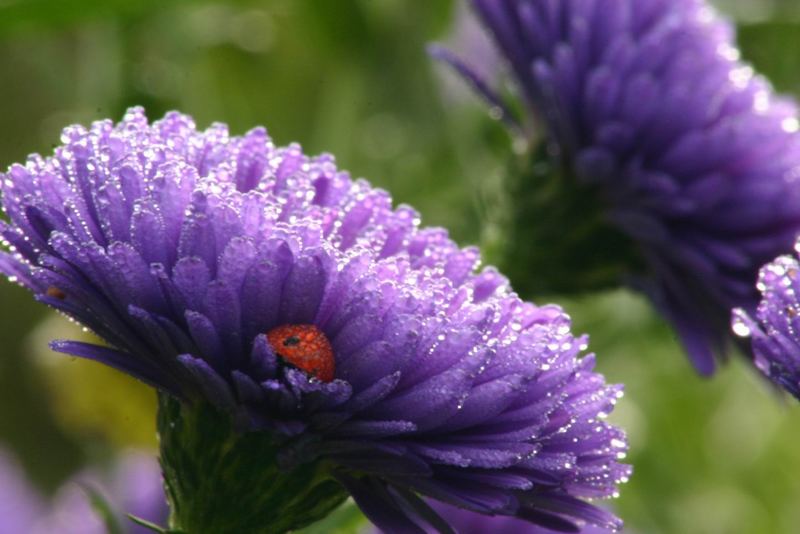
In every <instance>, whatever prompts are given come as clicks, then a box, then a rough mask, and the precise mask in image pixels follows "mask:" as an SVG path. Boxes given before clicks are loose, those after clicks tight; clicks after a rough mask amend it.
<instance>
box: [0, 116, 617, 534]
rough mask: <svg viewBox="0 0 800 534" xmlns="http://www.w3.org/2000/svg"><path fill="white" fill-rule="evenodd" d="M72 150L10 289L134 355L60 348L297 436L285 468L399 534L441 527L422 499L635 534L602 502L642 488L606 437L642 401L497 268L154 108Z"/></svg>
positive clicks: (60, 156)
mask: <svg viewBox="0 0 800 534" xmlns="http://www.w3.org/2000/svg"><path fill="white" fill-rule="evenodd" d="M62 140H63V142H64V145H63V146H61V147H59V148H57V149H56V151H55V155H54V156H53V157H50V158H42V157H40V156H38V155H34V156H31V157H30V159H29V160H28V162H27V164H26V165H24V166H22V165H13V166H12V167H11V168H10V169H9V171H8V173H7V174H6V175H5V176H3V180H2V191H3V204H4V208H5V211H6V214H7V215H8V217H9V219H10V221H11V223H10V224H5V223H3V225H2V229H1V231H2V235H3V236H4V238H5V240H6V241H7V242H8V247H9V253H8V254H4V255H2V256H0V270H2V271H3V272H5V273H6V274H7V275H9V276H11V277H13V278H14V279H16V280H17V281H18V282H19V283H21V284H22V285H24V286H25V287H27V288H29V289H30V290H31V291H32V292H33V293H34V294H35V295H36V297H37V299H39V300H41V301H43V302H45V303H46V304H49V305H50V306H52V307H54V308H56V309H58V310H61V311H62V312H64V313H65V314H67V315H68V316H70V317H73V318H74V319H76V320H78V321H80V322H81V323H83V324H84V325H86V326H87V327H89V328H91V329H92V330H94V331H95V332H96V333H97V334H99V335H100V336H101V337H102V338H104V339H105V340H106V341H107V342H108V343H109V344H110V346H108V347H101V346H95V345H89V344H85V343H78V342H71V341H59V342H56V343H54V344H53V346H54V348H55V349H56V350H59V351H62V352H65V353H69V354H72V355H75V356H79V357H84V358H89V359H93V360H97V361H100V362H104V363H106V364H108V365H111V366H113V367H116V368H118V369H121V370H123V371H125V372H127V373H129V374H131V375H133V376H136V377H138V378H139V379H141V380H143V381H145V382H147V383H150V384H152V385H154V386H156V387H157V388H159V389H160V390H161V391H163V392H167V393H169V394H171V395H173V396H175V397H177V398H179V399H183V400H186V401H195V400H197V399H205V400H206V401H208V402H210V403H212V404H213V405H215V406H216V407H217V408H218V409H219V410H221V411H224V412H226V413H229V414H231V416H232V418H233V420H234V421H236V424H237V425H238V428H240V429H245V430H250V431H254V432H268V433H271V434H272V435H276V436H283V437H284V438H285V439H286V443H287V445H286V448H287V450H286V451H284V452H283V453H282V456H281V457H282V458H283V459H284V461H286V460H287V458H288V459H291V460H292V461H296V462H303V461H310V460H312V459H318V458H324V459H325V461H326V465H330V466H332V467H331V469H332V474H333V476H335V477H336V478H337V480H338V481H339V482H340V483H341V484H342V485H343V486H344V487H345V488H346V489H347V490H348V491H349V492H350V493H351V494H352V495H353V497H354V498H355V499H356V501H357V502H358V504H359V506H360V507H361V509H362V510H363V511H364V512H365V513H366V514H367V515H368V516H369V517H370V518H371V519H372V520H373V521H374V522H375V523H377V524H378V525H380V526H381V527H383V528H385V529H387V530H390V531H404V530H406V529H407V530H416V529H418V528H419V527H418V526H417V525H418V524H419V523H424V522H425V521H434V522H435V521H436V518H435V516H434V515H431V514H430V513H429V510H428V509H427V506H426V505H425V504H424V502H423V501H422V500H420V498H419V497H418V496H417V494H422V495H426V496H429V497H433V498H435V499H438V500H441V501H444V502H447V503H450V504H453V505H456V506H460V507H463V508H468V509H471V510H474V511H476V512H481V513H487V514H501V515H516V516H520V517H523V518H525V519H528V520H530V521H533V522H538V523H541V524H544V525H549V526H551V527H556V528H562V529H563V528H572V526H573V523H574V522H578V523H583V522H588V523H595V524H599V525H603V526H608V527H616V526H618V525H619V524H620V523H619V521H618V520H617V519H616V518H614V516H613V515H611V514H609V513H607V512H605V511H604V510H601V509H598V508H595V507H594V506H592V505H590V504H588V503H586V502H584V501H583V500H582V498H585V497H590V498H595V497H610V496H612V495H614V494H615V493H616V491H617V489H616V486H617V484H618V483H619V482H621V481H624V480H625V479H626V478H627V476H628V475H629V472H630V468H629V467H628V466H625V465H622V464H620V463H618V459H619V458H622V457H623V456H624V452H625V450H626V448H627V444H626V441H625V436H624V434H623V432H622V431H621V430H619V429H617V428H615V427H613V426H611V425H609V424H607V423H605V422H604V421H603V420H602V418H603V417H604V416H605V415H606V414H607V413H609V412H610V411H611V410H612V409H613V405H614V403H615V402H616V400H617V399H618V398H619V397H620V396H621V395H622V393H621V387H619V386H607V385H605V384H604V381H603V377H602V376H600V375H598V374H596V373H594V372H592V368H593V366H594V358H593V356H585V357H583V358H579V354H580V353H581V352H582V351H583V350H584V349H585V346H586V340H585V338H574V337H573V336H572V335H571V333H570V321H569V318H568V317H567V316H566V315H565V314H564V313H563V312H562V310H561V309H560V308H558V307H555V306H543V307H537V306H535V305H533V304H529V303H524V302H522V301H520V300H519V298H518V297H517V296H516V295H515V294H514V293H512V292H511V290H510V288H509V287H508V285H507V281H506V279H505V278H503V277H502V276H501V275H500V274H498V273H497V272H496V271H494V270H493V269H491V268H487V269H483V270H482V271H479V272H476V271H475V269H476V267H477V266H478V264H479V256H478V251H477V250H476V249H474V248H467V249H459V248H458V247H457V246H456V245H455V244H454V243H453V242H452V241H451V240H450V239H449V238H448V236H447V233H446V232H445V231H444V230H441V229H436V228H419V215H418V214H417V213H416V212H415V211H414V210H413V209H411V208H410V207H408V206H400V207H398V208H396V209H393V208H392V204H391V198H390V197H389V195H388V194H387V193H386V192H385V191H382V190H380V189H375V188H373V187H371V186H370V185H369V184H368V183H367V182H366V181H364V180H351V179H350V177H349V176H348V175H347V174H346V173H344V172H341V171H338V170H337V168H336V166H335V163H334V160H333V157H332V156H330V155H323V156H319V157H315V158H310V157H307V156H305V155H304V154H303V153H302V152H301V150H300V147H299V146H297V145H290V146H288V147H285V148H278V147H276V146H275V145H274V144H273V143H272V141H271V140H270V138H269V137H268V136H267V134H266V132H265V131H264V130H263V129H261V128H258V129H254V130H252V131H250V132H249V133H247V134H246V135H244V136H243V137H231V136H229V135H228V131H227V129H226V127H225V126H224V125H221V124H215V125H213V126H211V127H210V128H209V129H208V130H206V131H205V132H198V131H197V130H196V129H195V126H194V123H193V122H192V119H191V118H190V117H187V116H184V115H180V114H177V113H170V114H168V115H167V116H166V117H165V118H164V119H162V120H160V121H158V122H155V123H153V124H152V125H149V124H148V122H147V119H146V117H145V115H144V112H143V111H142V110H141V109H132V110H130V111H129V112H128V114H127V115H126V116H125V118H124V119H123V121H122V122H121V123H119V124H117V125H114V124H113V123H111V122H110V121H101V122H96V123H94V124H93V125H92V127H91V128H90V129H88V130H87V129H84V128H82V127H80V126H73V127H70V128H67V129H66V130H65V131H64V133H63V136H62ZM293 329H294V330H293ZM268 334H269V335H268ZM330 359H333V361H330ZM200 438H203V436H200ZM200 438H198V439H200ZM162 443H163V442H162ZM162 461H164V459H163V456H162ZM244 490H245V491H247V490H251V488H244Z"/></svg>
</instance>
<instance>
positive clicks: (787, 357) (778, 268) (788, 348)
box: [733, 241, 800, 400]
mask: <svg viewBox="0 0 800 534" xmlns="http://www.w3.org/2000/svg"><path fill="white" fill-rule="evenodd" d="M795 250H798V251H800V241H798V243H797V245H796V246H795ZM757 287H758V290H759V291H761V303H760V304H759V305H758V308H757V310H756V312H755V313H754V314H749V313H747V312H746V311H745V310H743V309H737V310H734V312H733V332H734V333H735V334H737V335H739V336H741V337H745V338H750V342H751V346H752V350H753V354H754V357H755V364H756V367H758V368H759V369H760V370H761V371H762V372H763V373H764V374H765V375H766V376H767V377H769V378H770V379H771V380H772V381H773V382H775V383H776V384H778V385H780V386H781V387H783V388H785V389H786V390H787V391H788V392H789V393H791V394H792V395H794V396H795V397H796V398H797V399H798V400H800V301H798V296H799V295H800V264H798V261H797V258H796V257H794V256H780V257H778V258H776V259H775V260H774V261H772V262H771V263H769V264H767V265H765V266H764V267H762V269H761V272H760V274H759V278H758V284H757Z"/></svg>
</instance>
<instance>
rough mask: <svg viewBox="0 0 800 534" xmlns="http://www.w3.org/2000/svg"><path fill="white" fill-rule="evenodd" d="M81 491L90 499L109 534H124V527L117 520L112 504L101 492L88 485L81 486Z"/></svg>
mask: <svg viewBox="0 0 800 534" xmlns="http://www.w3.org/2000/svg"><path fill="white" fill-rule="evenodd" d="M81 489H83V491H84V492H85V493H86V495H87V497H89V504H91V506H92V509H93V510H94V511H95V512H97V515H98V517H99V518H100V520H101V521H102V522H103V524H104V525H105V527H106V531H107V532H108V534H122V527H121V526H120V524H119V521H118V520H117V515H116V514H115V513H114V509H113V507H112V506H111V503H109V502H108V500H107V499H106V498H105V496H104V495H103V494H102V493H100V491H99V490H97V489H96V488H93V487H92V486H90V485H88V484H81Z"/></svg>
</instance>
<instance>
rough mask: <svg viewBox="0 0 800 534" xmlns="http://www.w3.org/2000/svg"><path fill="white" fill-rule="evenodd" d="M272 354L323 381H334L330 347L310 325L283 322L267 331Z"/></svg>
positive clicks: (325, 339)
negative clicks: (281, 324)
mask: <svg viewBox="0 0 800 534" xmlns="http://www.w3.org/2000/svg"><path fill="white" fill-rule="evenodd" d="M267 340H268V341H269V344H270V345H271V346H272V350H274V351H275V354H277V355H278V356H280V357H281V358H283V359H284V360H285V361H286V362H288V363H290V364H292V365H294V366H295V367H297V368H298V369H302V370H303V371H305V372H306V373H308V374H310V375H311V376H313V377H315V378H317V379H319V380H321V381H322V382H330V381H331V380H333V374H334V371H335V363H334V358H333V347H331V343H330V341H328V338H327V337H325V334H323V333H322V331H321V330H320V329H319V328H317V327H316V326H314V325H313V324H297V325H292V324H285V325H283V326H279V327H277V328H273V329H272V330H270V331H269V332H267Z"/></svg>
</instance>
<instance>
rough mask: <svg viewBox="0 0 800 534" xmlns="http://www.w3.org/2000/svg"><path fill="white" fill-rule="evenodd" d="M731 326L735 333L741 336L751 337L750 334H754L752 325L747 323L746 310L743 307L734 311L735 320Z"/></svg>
mask: <svg viewBox="0 0 800 534" xmlns="http://www.w3.org/2000/svg"><path fill="white" fill-rule="evenodd" d="M731 328H733V333H734V334H736V335H737V336H739V337H750V334H752V331H751V330H750V326H748V324H747V320H746V316H745V314H744V311H743V310H741V309H737V310H734V311H733V322H732V323H731Z"/></svg>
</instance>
